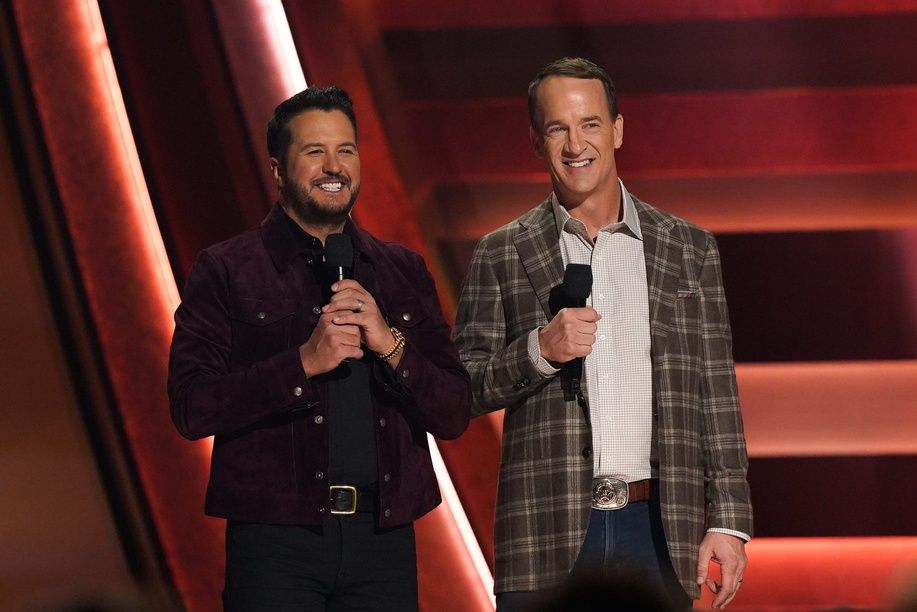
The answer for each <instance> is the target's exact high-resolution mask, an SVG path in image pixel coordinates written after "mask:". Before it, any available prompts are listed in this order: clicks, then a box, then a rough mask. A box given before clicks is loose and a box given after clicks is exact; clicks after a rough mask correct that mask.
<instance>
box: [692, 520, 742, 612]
mask: <svg viewBox="0 0 917 612" xmlns="http://www.w3.org/2000/svg"><path fill="white" fill-rule="evenodd" d="M710 561H714V562H716V563H719V565H720V579H721V580H722V581H723V582H722V583H717V582H715V581H714V580H712V579H710V578H707V570H708V568H709V566H710ZM747 564H748V557H746V556H745V541H744V540H742V538H737V537H736V536H733V535H729V534H728V533H717V532H715V531H710V532H707V535H705V536H704V539H703V540H701V543H700V553H699V555H698V559H697V584H700V585H702V584H704V583H705V582H706V583H707V588H709V589H710V590H711V591H712V592H713V594H714V595H716V597H714V598H713V603H712V604H711V606H712V607H714V608H725V607H726V605H727V604H728V603H729V602H730V601H732V598H733V597H735V596H736V593H738V591H739V587H740V586H741V585H742V580H743V578H744V575H745V566H746V565H747Z"/></svg>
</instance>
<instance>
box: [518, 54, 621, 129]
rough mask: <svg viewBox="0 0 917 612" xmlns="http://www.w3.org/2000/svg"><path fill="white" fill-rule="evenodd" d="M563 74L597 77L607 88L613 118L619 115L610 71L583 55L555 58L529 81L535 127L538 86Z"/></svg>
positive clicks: (578, 76)
mask: <svg viewBox="0 0 917 612" xmlns="http://www.w3.org/2000/svg"><path fill="white" fill-rule="evenodd" d="M552 76H562V77H572V78H574V79H597V80H598V81H600V82H601V83H602V87H604V88H605V98H606V99H607V100H608V112H610V113H611V118H612V119H614V118H615V117H617V116H618V99H617V97H616V96H615V84H614V83H612V82H611V77H609V76H608V73H607V72H605V71H604V70H602V68H601V67H599V66H598V65H597V64H594V63H592V62H590V61H589V60H587V59H583V58H581V57H564V58H561V59H559V60H554V61H553V62H551V63H550V64H548V65H547V66H545V67H544V68H542V69H541V72H539V73H538V75H537V76H535V78H534V79H532V82H531V83H529V122H530V123H531V124H532V128H533V129H538V126H537V125H535V111H536V110H537V106H538V86H539V85H541V82H542V81H544V80H545V79H546V78H548V77H552Z"/></svg>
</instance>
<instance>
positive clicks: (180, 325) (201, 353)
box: [168, 251, 316, 440]
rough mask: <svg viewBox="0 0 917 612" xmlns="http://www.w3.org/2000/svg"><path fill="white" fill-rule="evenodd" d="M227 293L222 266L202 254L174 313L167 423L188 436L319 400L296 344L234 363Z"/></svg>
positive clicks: (248, 422) (230, 428)
mask: <svg viewBox="0 0 917 612" xmlns="http://www.w3.org/2000/svg"><path fill="white" fill-rule="evenodd" d="M228 295H229V284H228V275H227V274H226V270H225V268H224V266H223V265H222V264H221V263H220V261H219V260H217V259H215V258H214V257H213V256H211V255H210V254H208V253H207V252H206V251H204V252H202V253H201V254H200V255H199V256H198V258H197V260H196V261H195V263H194V265H193V266H192V268H191V271H190V273H189V275H188V281H187V283H186V285H185V289H184V291H183V294H182V303H181V305H180V306H179V307H178V310H177V311H176V312H175V334H174V335H173V337H172V348H171V351H170V354H169V383H168V389H169V406H170V409H171V413H172V421H173V422H174V423H175V426H176V428H177V429H178V431H179V432H180V433H181V434H182V435H183V436H185V437H186V438H189V439H192V440H193V439H198V438H203V437H206V436H211V435H216V434H226V433H230V432H233V431H237V430H239V429H242V428H244V427H246V426H248V425H251V424H253V423H256V422H258V421H261V420H263V419H265V418H268V417H270V416H273V415H276V414H280V413H285V412H289V411H291V410H295V409H297V408H303V407H305V406H308V405H310V404H311V403H313V402H314V401H315V400H316V396H315V395H316V391H315V388H314V384H313V383H312V382H311V381H309V380H307V379H306V375H305V372H304V371H303V369H302V363H301V361H300V358H299V350H298V348H296V347H294V348H290V349H288V350H286V351H283V352H280V353H278V354H276V355H273V356H271V357H269V358H268V359H265V360H263V361H259V362H257V363H254V364H251V365H246V366H244V367H238V368H235V367H233V365H232V354H231V350H232V328H231V322H230V317H229V309H228Z"/></svg>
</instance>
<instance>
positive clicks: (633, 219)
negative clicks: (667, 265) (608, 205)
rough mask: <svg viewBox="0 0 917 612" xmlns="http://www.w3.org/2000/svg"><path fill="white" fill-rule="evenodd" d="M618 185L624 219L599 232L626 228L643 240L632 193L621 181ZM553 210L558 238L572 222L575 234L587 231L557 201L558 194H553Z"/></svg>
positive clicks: (571, 229)
mask: <svg viewBox="0 0 917 612" xmlns="http://www.w3.org/2000/svg"><path fill="white" fill-rule="evenodd" d="M618 184H619V185H620V186H621V202H622V205H623V207H624V219H623V221H616V222H613V223H609V224H608V225H606V226H605V227H603V228H601V230H599V231H608V232H615V231H618V230H619V229H623V228H625V227H626V228H627V229H628V230H630V233H631V234H633V235H634V237H635V238H637V240H643V232H641V231H640V219H639V217H638V216H637V207H636V205H634V199H633V197H632V196H631V195H630V192H629V191H627V188H626V187H624V183H623V182H622V181H621V179H618ZM551 208H552V209H553V211H554V223H555V224H556V226H557V234H558V236H559V235H561V233H562V232H563V231H564V228H566V227H567V223H570V222H572V223H573V226H572V227H571V228H570V231H572V232H573V233H580V232H579V231H577V229H580V230H582V231H585V225H584V224H583V222H582V221H580V220H579V219H575V218H573V216H571V215H570V212H569V211H568V210H567V209H566V208H564V207H563V205H561V203H560V200H558V199H557V194H556V193H552V194H551ZM577 226H578V227H577Z"/></svg>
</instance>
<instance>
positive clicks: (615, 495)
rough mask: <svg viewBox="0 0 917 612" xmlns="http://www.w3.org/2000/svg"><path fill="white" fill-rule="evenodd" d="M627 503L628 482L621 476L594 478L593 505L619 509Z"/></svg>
mask: <svg viewBox="0 0 917 612" xmlns="http://www.w3.org/2000/svg"><path fill="white" fill-rule="evenodd" d="M626 505H627V483H626V482H624V481H623V480H621V479H620V478H593V479H592V507H593V508H595V509H596V510H618V509H620V508H623V507H624V506H626Z"/></svg>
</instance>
